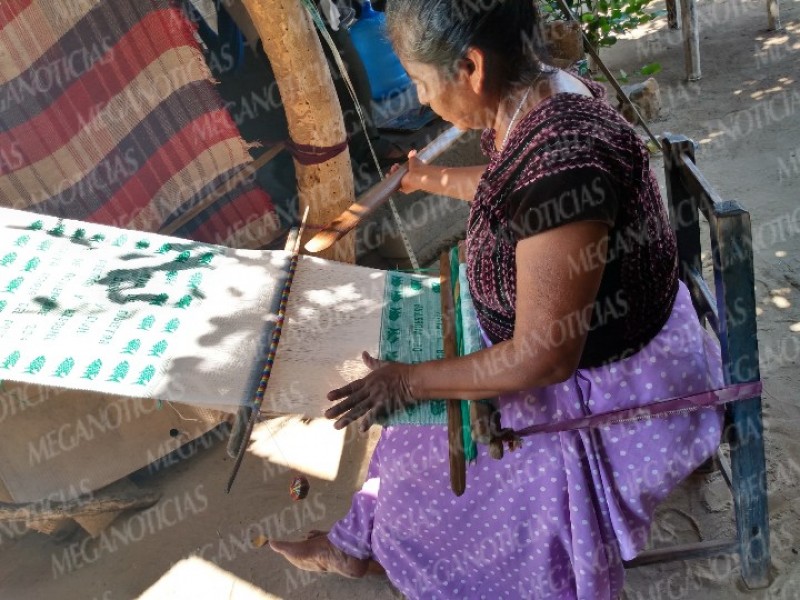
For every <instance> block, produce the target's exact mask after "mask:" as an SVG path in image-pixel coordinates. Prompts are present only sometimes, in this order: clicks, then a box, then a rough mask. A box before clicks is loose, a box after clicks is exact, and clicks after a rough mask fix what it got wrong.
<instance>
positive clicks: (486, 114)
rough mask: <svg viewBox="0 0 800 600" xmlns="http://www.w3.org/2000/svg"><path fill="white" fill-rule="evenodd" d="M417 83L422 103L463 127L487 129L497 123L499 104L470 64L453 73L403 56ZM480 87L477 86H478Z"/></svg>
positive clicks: (407, 70)
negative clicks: (483, 87) (495, 104)
mask: <svg viewBox="0 0 800 600" xmlns="http://www.w3.org/2000/svg"><path fill="white" fill-rule="evenodd" d="M401 62H402V63H403V66H404V67H405V69H406V72H407V73H408V76H409V77H410V78H411V80H412V81H413V82H414V84H415V85H416V87H417V96H419V102H420V104H427V105H429V106H430V107H431V108H432V109H433V110H434V112H435V113H436V114H438V115H439V116H440V117H442V118H443V119H444V120H445V121H449V122H450V123H452V124H453V125H455V126H456V127H458V128H459V129H484V128H486V127H491V126H492V124H493V123H494V114H495V111H496V107H494V109H493V107H492V103H491V102H489V101H488V100H487V98H486V95H485V94H483V93H481V86H480V85H478V86H476V85H475V81H474V78H471V77H470V73H469V72H468V71H467V68H466V67H459V68H458V69H457V71H456V73H455V74H454V75H452V76H447V75H443V74H442V73H441V71H440V70H439V69H437V68H436V67H434V66H432V65H429V64H426V63H421V62H416V61H412V60H401ZM476 87H477V89H476Z"/></svg>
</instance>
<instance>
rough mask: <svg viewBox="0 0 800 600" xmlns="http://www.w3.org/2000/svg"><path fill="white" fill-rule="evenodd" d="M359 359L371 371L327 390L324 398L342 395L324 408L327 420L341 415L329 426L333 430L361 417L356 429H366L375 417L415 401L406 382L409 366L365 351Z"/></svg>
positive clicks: (375, 419) (373, 421)
mask: <svg viewBox="0 0 800 600" xmlns="http://www.w3.org/2000/svg"><path fill="white" fill-rule="evenodd" d="M361 358H362V360H363V361H364V364H366V365H367V366H368V367H369V368H370V369H371V371H372V372H371V373H370V374H369V375H367V376H366V377H364V378H363V379H356V380H355V381H353V382H351V383H348V384H347V385H346V386H344V387H342V388H339V389H338V390H333V391H331V392H328V400H341V399H342V398H345V399H344V400H342V401H341V402H339V404H337V405H335V406H332V407H331V408H329V409H328V410H326V411H325V416H326V417H327V418H328V419H336V418H337V417H341V418H339V419H338V420H337V421H336V423H334V425H333V426H334V427H335V428H336V429H342V428H343V427H347V425H349V424H350V423H352V422H353V421H357V420H358V419H361V423H360V425H359V429H360V430H361V431H366V430H367V429H369V428H370V427H371V426H372V425H373V424H374V423H375V422H376V421H377V420H378V418H380V417H385V416H386V415H389V414H390V413H393V412H395V411H397V410H401V409H403V408H406V407H407V406H410V405H412V404H414V403H415V402H416V400H415V399H414V397H413V395H412V394H411V386H410V385H409V377H408V375H409V367H410V365H405V364H402V363H395V362H388V361H382V360H378V359H376V358H373V357H372V356H370V355H369V353H367V352H364V353H363V354H362V355H361Z"/></svg>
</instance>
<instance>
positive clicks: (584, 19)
mask: <svg viewBox="0 0 800 600" xmlns="http://www.w3.org/2000/svg"><path fill="white" fill-rule="evenodd" d="M592 21H594V15H593V14H591V13H583V14H582V15H581V23H591V22H592Z"/></svg>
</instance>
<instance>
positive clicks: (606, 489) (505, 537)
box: [329, 285, 722, 600]
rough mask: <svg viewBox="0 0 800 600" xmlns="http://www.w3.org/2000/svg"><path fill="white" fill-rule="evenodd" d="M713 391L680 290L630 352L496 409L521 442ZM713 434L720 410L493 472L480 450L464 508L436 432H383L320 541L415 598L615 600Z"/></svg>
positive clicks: (709, 345) (566, 439)
mask: <svg viewBox="0 0 800 600" xmlns="http://www.w3.org/2000/svg"><path fill="white" fill-rule="evenodd" d="M721 386H722V375H721V367H720V360H719V349H718V347H717V346H716V345H715V344H714V343H713V342H712V340H711V339H710V337H709V336H708V334H707V333H706V332H705V331H703V329H702V328H701V327H700V325H699V323H698V321H697V318H696V316H695V313H694V310H693V308H692V305H691V300H690V297H689V293H688V291H687V290H686V288H685V287H684V286H683V285H681V288H680V290H679V293H678V296H677V299H676V300H675V305H674V308H673V310H672V314H671V316H670V318H669V320H668V321H667V323H666V325H665V326H664V327H663V329H662V330H661V331H660V332H659V334H658V335H657V336H656V337H655V338H654V339H653V340H652V341H651V342H650V343H649V344H648V345H647V346H645V347H644V348H643V349H642V350H641V351H640V352H638V353H636V354H635V355H633V356H630V357H629V358H627V359H624V360H621V361H618V362H615V363H611V364H609V365H606V366H604V367H598V368H594V369H580V370H578V371H577V372H576V373H575V374H574V375H573V376H572V377H571V378H570V379H568V380H567V381H565V382H562V383H559V384H556V385H551V386H548V387H545V388H537V389H532V390H529V391H527V392H522V393H518V394H513V395H508V396H504V397H503V398H501V399H500V400H499V402H498V405H499V409H500V411H501V414H502V422H503V426H504V427H513V428H514V429H521V428H522V427H525V426H527V425H530V424H534V423H541V422H546V421H552V420H558V419H566V418H574V417H579V416H583V415H586V414H592V413H600V412H606V411H609V410H614V409H618V408H629V407H634V406H640V405H643V404H647V403H650V402H654V401H658V400H663V399H667V398H672V397H676V396H682V395H688V394H692V393H696V392H700V391H703V390H708V389H714V388H718V387H721ZM721 427H722V411H721V410H719V409H702V410H696V411H692V412H686V413H678V414H673V415H670V416H666V417H659V418H654V419H651V420H642V421H634V422H629V423H620V424H616V425H610V426H605V427H601V428H598V429H592V430H580V431H568V432H563V433H558V434H537V435H533V436H530V437H526V438H524V440H523V445H522V448H520V449H518V450H516V451H515V452H513V453H508V452H506V454H505V456H504V457H503V459H501V460H494V459H492V458H490V457H489V455H488V453H487V451H486V447H484V446H479V455H478V458H477V460H476V461H475V462H474V463H473V464H471V465H469V466H468V467H467V489H466V492H465V493H464V494H463V495H462V496H461V497H456V496H455V495H454V494H453V493H452V492H451V491H450V482H449V467H448V457H447V433H446V430H445V428H443V427H437V426H406V427H390V428H386V429H384V431H383V432H382V435H381V439H380V441H379V442H378V445H377V447H376V448H375V452H374V454H373V456H372V459H371V462H370V467H369V471H368V476H367V481H366V482H365V483H364V486H363V487H362V489H361V490H360V491H359V492H357V493H356V494H355V495H354V497H353V503H352V506H351V509H350V511H349V513H348V514H347V515H346V516H345V517H344V518H343V519H342V520H340V521H339V522H337V523H336V524H335V526H334V527H333V529H332V530H331V532H330V534H329V539H330V540H331V542H332V543H333V544H335V545H336V546H337V547H339V548H341V549H342V550H344V551H345V552H347V553H348V554H350V555H353V556H356V557H359V558H367V557H369V558H374V559H375V560H377V561H378V562H380V564H381V565H383V567H384V568H385V569H386V572H387V574H388V576H389V578H390V579H391V581H392V583H393V584H394V585H395V586H396V587H397V588H398V589H399V590H400V591H401V592H403V593H404V594H405V595H406V596H407V597H408V598H412V599H413V598H448V599H449V598H459V599H460V598H490V599H492V600H496V599H498V598H514V599H516V598H537V599H539V598H559V599H574V598H581V599H584V598H585V599H591V600H602V599H614V598H617V597H618V596H619V595H620V593H621V591H622V585H623V568H622V560H624V559H630V558H633V557H634V556H635V555H636V554H637V553H638V552H639V551H641V550H642V548H643V547H644V546H645V543H646V541H647V538H648V533H649V529H650V523H651V519H652V515H653V511H654V509H655V508H656V506H657V505H658V503H659V502H661V501H662V500H663V499H664V498H665V497H666V496H667V494H669V493H670V491H671V490H672V489H673V488H674V487H675V486H676V485H677V484H678V483H679V482H680V481H681V480H682V479H684V478H685V477H686V476H687V475H689V474H690V473H691V472H692V471H693V470H694V469H695V468H697V467H698V466H699V465H700V464H701V463H702V462H703V461H705V460H706V459H707V458H708V457H710V456H711V455H712V454H713V453H714V451H715V450H716V448H717V446H718V445H719V441H720V433H721Z"/></svg>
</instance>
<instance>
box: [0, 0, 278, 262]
mask: <svg viewBox="0 0 800 600" xmlns="http://www.w3.org/2000/svg"><path fill="white" fill-rule="evenodd" d="M250 162H251V158H250V155H249V152H248V146H247V144H246V143H245V142H244V141H243V140H242V139H241V137H240V136H239V132H238V129H237V128H236V125H235V124H234V122H233V120H232V119H231V117H230V115H229V114H228V112H227V111H226V110H225V107H224V104H223V102H222V99H221V98H220V97H219V95H218V94H217V92H216V90H215V89H214V86H213V82H212V81H211V78H210V73H209V71H208V69H207V67H206V64H205V62H204V60H203V56H202V53H201V51H200V48H199V46H198V44H197V42H196V40H195V37H194V31H193V28H192V26H191V25H190V24H189V22H188V21H187V20H186V19H185V17H184V15H183V13H182V12H181V10H180V8H179V7H178V6H177V5H175V3H173V2H170V1H168V0H101V1H97V0H3V1H2V2H0V206H4V207H9V208H17V209H23V210H28V211H33V212H40V213H44V214H49V215H54V216H61V217H65V218H73V219H80V220H85V221H91V222H95V223H101V224H107V225H114V226H118V227H125V228H131V229H137V230H142V231H154V232H155V231H160V230H162V229H163V228H164V227H168V226H169V224H170V223H171V222H174V221H175V219H177V218H179V217H180V216H181V215H182V214H185V213H186V212H187V211H189V210H191V209H192V208H193V207H197V206H199V205H202V204H205V203H208V202H210V200H211V199H213V198H216V199H215V200H214V201H213V203H211V204H210V206H208V207H207V208H205V209H204V210H202V211H201V212H200V213H199V214H197V215H196V216H194V217H193V218H192V219H191V220H189V221H188V222H187V223H185V224H184V225H183V226H181V227H180V228H179V229H177V231H176V232H175V235H177V236H180V237H185V238H189V239H193V240H197V241H202V242H211V243H215V244H224V245H228V246H233V247H259V246H262V245H264V244H265V243H267V242H269V241H271V239H273V238H274V237H275V234H276V233H277V226H278V223H277V217H276V214H275V210H274V207H273V206H272V203H271V201H270V198H269V196H268V195H267V194H266V192H265V191H264V190H263V189H261V188H260V187H259V186H258V185H257V183H256V182H255V180H254V178H253V177H249V178H244V179H243V181H241V182H240V183H236V182H237V181H238V180H240V179H242V177H241V172H242V170H243V168H244V167H245V166H246V165H247V164H248V163H250ZM237 174H238V175H239V177H234V176H235V175H237Z"/></svg>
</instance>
